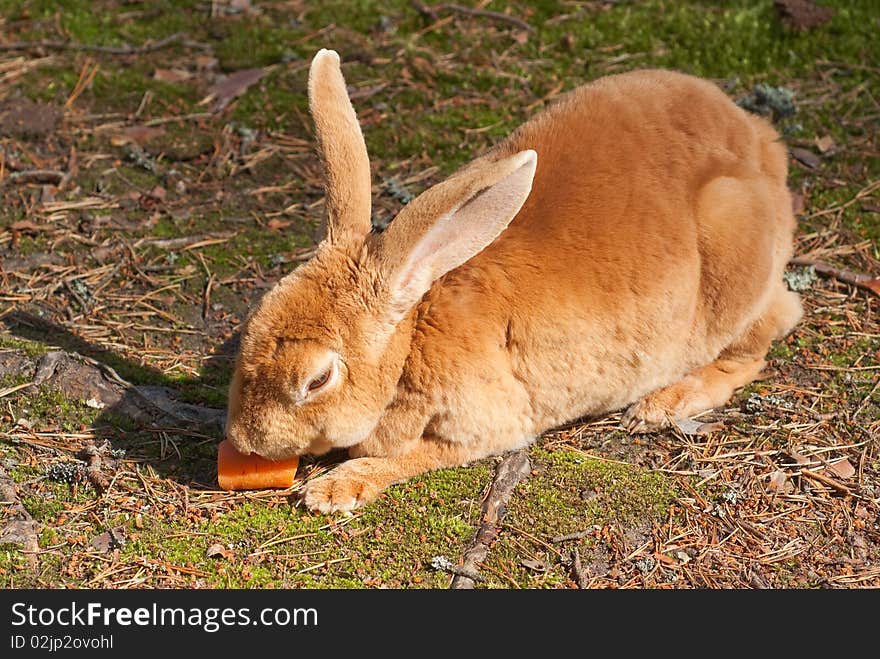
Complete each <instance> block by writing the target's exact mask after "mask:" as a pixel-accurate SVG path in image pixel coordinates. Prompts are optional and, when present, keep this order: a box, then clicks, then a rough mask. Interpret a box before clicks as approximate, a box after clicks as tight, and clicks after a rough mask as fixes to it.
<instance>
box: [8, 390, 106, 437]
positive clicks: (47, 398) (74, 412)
mask: <svg viewBox="0 0 880 659" xmlns="http://www.w3.org/2000/svg"><path fill="white" fill-rule="evenodd" d="M10 404H11V406H12V411H13V413H14V414H15V416H16V417H24V418H27V419H30V420H32V421H34V422H36V423H37V425H36V426H35V427H36V428H37V429H39V428H41V427H46V428H54V429H57V430H61V431H64V432H75V431H78V430H81V429H82V428H83V427H85V426H88V425H90V424H91V423H93V422H94V421H95V419H96V418H97V416H98V414H99V411H98V410H96V409H94V408H91V407H88V406H87V405H86V404H85V403H84V402H81V401H73V400H70V399H69V398H67V397H66V396H64V394H62V393H60V392H59V391H57V390H55V389H51V388H49V387H39V388H38V389H36V390H34V388H33V387H31V388H30V389H28V390H27V391H24V392H22V393H21V394H20V395H18V396H16V397H15V398H14V399H13V400H12V401H11V403H10Z"/></svg>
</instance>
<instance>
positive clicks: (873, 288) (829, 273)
mask: <svg viewBox="0 0 880 659" xmlns="http://www.w3.org/2000/svg"><path fill="white" fill-rule="evenodd" d="M789 263H791V264H792V265H806V266H813V267H814V268H815V269H816V272H818V273H819V274H820V275H825V276H826V277H832V278H834V279H837V280H839V281H842V282H844V283H846V284H850V285H852V286H856V287H858V288H862V289H864V290H866V291H870V292H871V293H873V294H874V295H877V296H880V277H872V276H871V275H866V274H863V273H860V272H853V271H852V270H844V269H843V268H837V267H835V266H833V265H831V264H829V263H825V262H824V261H816V260H815V259H810V258H807V257H805V256H796V257H794V258H793V259H791V260H790V261H789Z"/></svg>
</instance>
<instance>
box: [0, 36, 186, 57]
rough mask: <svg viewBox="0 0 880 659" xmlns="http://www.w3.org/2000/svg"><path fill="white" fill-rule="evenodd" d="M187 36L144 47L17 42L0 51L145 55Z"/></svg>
mask: <svg viewBox="0 0 880 659" xmlns="http://www.w3.org/2000/svg"><path fill="white" fill-rule="evenodd" d="M185 36H186V35H185V34H184V33H183V32H176V33H174V34H172V35H170V36H167V37H165V38H164V39H159V40H158V41H154V42H152V43H145V44H144V45H142V46H136V47H135V46H129V45H128V44H124V45H122V46H97V45H94V44H88V43H75V42H72V41H15V42H13V43H4V44H0V51H3V50H34V49H37V48H46V49H49V50H77V51H86V52H90V53H106V54H108V55H143V54H145V53H152V52H155V51H157V50H161V49H162V48H167V47H168V46H171V45H172V44H175V43H178V42H179V41H181V40H182V39H183V38H184V37H185Z"/></svg>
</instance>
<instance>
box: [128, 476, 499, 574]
mask: <svg viewBox="0 0 880 659" xmlns="http://www.w3.org/2000/svg"><path fill="white" fill-rule="evenodd" d="M487 478H488V469H487V468H486V466H485V465H478V466H475V467H471V468H467V469H449V470H443V471H439V472H435V473H431V474H425V475H424V477H421V478H419V479H417V480H415V481H413V482H410V483H407V484H404V485H400V486H396V487H393V488H391V489H390V490H389V491H388V493H387V494H386V495H385V496H383V497H382V498H381V499H380V500H379V501H377V502H375V503H373V504H371V505H370V506H368V507H367V508H366V509H365V510H364V512H363V513H362V514H359V515H358V516H357V517H356V519H354V520H351V521H350V520H348V519H347V518H346V517H344V516H343V517H336V518H335V519H333V518H325V517H322V516H318V515H312V514H309V513H307V512H305V511H303V510H302V509H299V508H293V507H291V506H289V505H287V504H281V505H273V506H271V507H269V506H266V505H265V504H263V503H260V502H258V501H247V500H246V499H244V498H242V502H241V503H240V504H238V505H234V506H232V507H231V508H230V509H229V510H228V512H226V513H225V514H222V515H218V516H217V517H216V518H214V519H211V520H210V521H205V522H203V523H202V524H200V525H198V526H196V527H195V528H192V527H185V526H183V525H180V524H174V523H172V524H171V525H170V526H169V525H168V524H166V523H156V524H155V525H154V526H153V527H151V528H148V529H145V530H144V531H142V532H140V533H139V537H138V538H137V540H135V541H133V542H131V543H129V544H128V545H127V546H126V547H125V549H124V556H125V558H128V559H130V558H134V557H143V558H144V559H145V560H149V559H151V558H158V559H161V560H164V561H167V562H169V563H172V564H175V565H182V566H187V567H192V568H195V569H198V570H200V571H204V572H206V573H207V574H208V575H209V576H208V577H206V579H207V582H208V585H210V586H212V587H219V586H225V587H233V588H235V587H323V588H351V587H363V586H364V585H365V583H369V584H372V585H387V586H392V587H445V586H446V585H447V583H448V575H445V574H444V573H438V572H435V571H434V570H433V569H432V568H431V566H430V565H431V560H432V558H433V557H434V556H437V555H447V556H456V555H457V554H458V553H460V551H461V548H462V546H464V544H465V543H466V542H467V541H468V540H469V539H470V537H471V535H472V534H473V525H474V521H475V518H476V516H477V515H478V514H479V507H478V506H475V505H474V503H473V501H474V500H475V499H476V498H477V497H478V495H479V492H480V489H481V488H482V486H483V483H484V482H485V481H486V479H487ZM283 538H291V539H290V540H286V541H284V542H279V543H275V544H270V543H274V542H275V541H277V540H279V539H283ZM217 544H219V545H220V546H221V547H223V548H224V549H228V550H229V551H231V558H230V557H223V556H217V557H208V556H207V555H206V554H207V550H208V548H209V547H212V546H214V545H217ZM261 548H262V549H261Z"/></svg>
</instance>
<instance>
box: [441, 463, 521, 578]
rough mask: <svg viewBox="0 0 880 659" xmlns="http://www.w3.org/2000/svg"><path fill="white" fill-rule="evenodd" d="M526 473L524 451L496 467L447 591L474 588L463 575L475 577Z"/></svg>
mask: <svg viewBox="0 0 880 659" xmlns="http://www.w3.org/2000/svg"><path fill="white" fill-rule="evenodd" d="M530 471H531V465H530V464H529V456H528V454H527V453H526V451H525V450H519V451H515V452H514V453H510V454H509V455H507V456H506V457H505V458H504V459H503V460H502V461H501V463H500V464H499V465H498V468H497V469H496V470H495V479H494V480H493V481H492V487H491V488H489V494H487V495H486V499H485V500H484V501H483V507H482V510H481V512H482V516H481V519H482V521H481V522H480V527H479V528H478V529H477V532H476V534H475V535H474V539H473V541H472V542H471V546H470V547H469V548H468V549H467V551H465V552H464V560H463V562H462V565H461V567H460V568H459V570H458V574H456V575H455V577H454V578H453V579H452V585H451V586H450V587H451V588H453V589H455V590H462V589H470V588H473V587H474V581H475V580H474V579H473V578H472V577H470V576H466V575H467V573H471V574H473V575H477V574H479V571H478V569H477V564H478V563H481V562H483V560H484V559H485V558H486V554H487V553H488V552H489V545H490V543H491V542H492V541H493V540H494V539H495V537H496V536H497V535H498V529H497V524H498V523H499V522H500V521H501V520H502V519H503V518H504V515H505V513H506V512H507V502H508V501H509V500H510V497H511V495H512V494H513V490H514V489H515V488H516V486H517V484H518V483H519V482H520V481H521V480H522V479H524V478H525V477H526V476H528V475H529V472H530Z"/></svg>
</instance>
